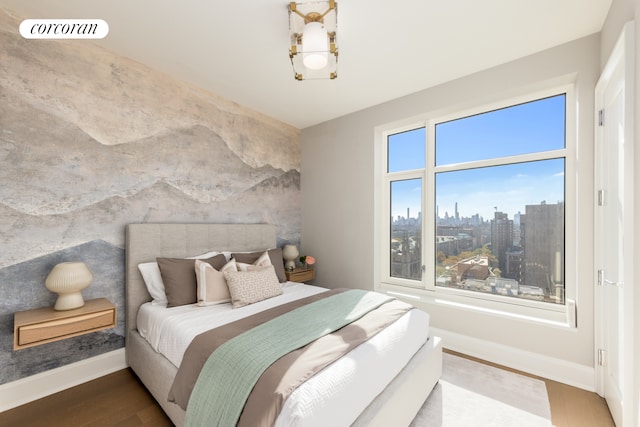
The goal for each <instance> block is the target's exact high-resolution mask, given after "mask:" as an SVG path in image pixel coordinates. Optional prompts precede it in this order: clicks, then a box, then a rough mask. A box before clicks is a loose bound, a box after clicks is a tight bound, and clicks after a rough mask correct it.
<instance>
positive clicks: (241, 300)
mask: <svg viewBox="0 0 640 427" xmlns="http://www.w3.org/2000/svg"><path fill="white" fill-rule="evenodd" d="M224 277H225V279H227V286H228V287H229V294H230V295H231V304H232V305H233V308H238V307H243V306H245V305H249V304H253V303H254V302H258V301H262V300H265V299H267V298H271V297H275V296H277V295H281V294H282V286H281V285H280V282H279V281H278V276H277V275H276V270H275V268H274V267H273V265H270V266H267V267H262V268H258V269H256V270H249V271H225V272H224Z"/></svg>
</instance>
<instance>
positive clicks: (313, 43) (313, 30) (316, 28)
mask: <svg viewBox="0 0 640 427" xmlns="http://www.w3.org/2000/svg"><path fill="white" fill-rule="evenodd" d="M328 56H329V41H328V37H327V30H326V29H325V28H324V25H322V23H320V22H309V23H308V24H307V25H305V27H304V33H303V34H302V63H303V64H304V66H305V67H307V68H309V69H311V70H320V69H322V68H324V67H326V66H327V63H328Z"/></svg>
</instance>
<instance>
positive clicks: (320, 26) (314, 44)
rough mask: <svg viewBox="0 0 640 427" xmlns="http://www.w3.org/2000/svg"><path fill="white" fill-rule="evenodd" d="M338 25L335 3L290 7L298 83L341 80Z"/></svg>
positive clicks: (292, 61) (294, 64)
mask: <svg viewBox="0 0 640 427" xmlns="http://www.w3.org/2000/svg"><path fill="white" fill-rule="evenodd" d="M337 25H338V4H337V3H336V2H335V1H334V0H330V1H318V2H308V3H295V2H291V3H290V4H289V37H290V39H291V48H290V49H289V58H291V65H292V66H293V73H294V77H295V79H296V80H309V79H335V78H336V77H338V45H337V42H336V29H337Z"/></svg>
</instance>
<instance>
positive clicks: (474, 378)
mask: <svg viewBox="0 0 640 427" xmlns="http://www.w3.org/2000/svg"><path fill="white" fill-rule="evenodd" d="M442 370H443V372H442V378H441V379H440V381H439V382H438V384H436V386H435V388H434V389H433V391H432V392H431V394H430V395H429V397H428V398H427V400H426V402H425V403H424V405H423V406H422V408H421V409H420V411H419V412H418V414H417V415H416V418H415V419H414V420H413V422H412V423H411V427H467V426H470V427H489V426H495V427H498V426H500V427H503V426H515V427H549V426H551V410H550V408H549V399H548V395H547V388H546V386H545V384H544V382H543V381H540V380H537V379H534V378H529V377H526V376H523V375H520V374H517V373H513V372H509V371H505V370H503V369H498V368H495V367H493V366H488V365H485V364H482V363H478V362H474V361H472V360H468V359H464V358H462V357H459V356H455V355H452V354H448V353H443V369H442Z"/></svg>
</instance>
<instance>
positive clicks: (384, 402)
mask: <svg viewBox="0 0 640 427" xmlns="http://www.w3.org/2000/svg"><path fill="white" fill-rule="evenodd" d="M275 245H276V234H275V226H273V225H269V224H129V225H128V226H127V230H126V358H127V363H128V365H129V366H130V367H131V369H132V370H133V371H134V372H135V374H136V375H137V376H138V377H139V379H140V380H141V382H142V383H143V384H144V385H145V387H146V388H147V389H148V390H149V391H150V393H151V394H152V395H153V397H154V398H155V399H156V400H157V402H158V403H159V405H160V406H161V407H162V409H163V410H164V411H165V413H166V414H167V415H168V416H169V418H170V419H171V420H172V422H173V423H174V424H175V425H177V426H182V425H184V423H185V416H186V411H185V410H184V409H182V408H181V407H180V406H178V405H177V404H175V403H172V402H169V401H168V399H167V396H168V395H169V391H170V390H171V387H172V384H173V381H174V378H175V377H176V373H177V372H178V367H177V366H176V364H175V363H176V358H175V357H172V356H171V355H170V354H169V355H168V357H166V356H165V355H163V354H162V353H161V352H159V351H156V349H157V348H158V346H157V343H156V346H155V347H156V348H154V346H152V344H150V342H149V341H147V339H146V338H144V337H143V336H142V335H141V333H140V331H139V328H138V319H139V314H141V307H143V305H145V304H146V303H149V302H150V301H151V299H152V298H151V295H150V294H149V292H148V290H147V288H146V286H145V283H144V280H143V278H142V275H141V273H140V270H139V269H138V265H139V264H141V263H147V262H152V261H154V260H155V259H156V258H157V257H173V258H187V257H193V256H195V255H198V254H204V253H207V252H209V251H212V250H215V251H229V252H230V251H235V252H250V251H264V250H265V249H268V248H274V247H275ZM303 286H304V285H299V284H295V283H287V284H286V286H283V289H285V290H286V291H287V292H285V293H284V294H283V295H286V294H288V293H289V292H297V291H299V290H300V291H304V292H307V291H309V292H312V293H315V292H319V291H318V288H314V287H309V288H306V287H303ZM292 289H293V290H294V291H291V290H292ZM148 306H149V304H146V305H145V307H148ZM145 310H146V309H145V308H144V307H143V310H142V312H144V311H145ZM176 311H179V310H176ZM141 318H144V316H142V317H141ZM398 323H399V322H398ZM141 328H143V329H144V328H147V326H142V325H141ZM144 333H145V335H146V331H145V332H144ZM378 335H382V332H381V333H380V334H378ZM374 338H376V337H374ZM360 347H362V348H361V349H360V350H361V353H362V352H365V349H366V348H365V346H364V345H363V346H360ZM355 350H358V349H357V348H356V349H355ZM355 350H353V351H354V352H355ZM390 353H391V352H390ZM170 359H172V360H173V362H172V361H170ZM178 359H179V357H178ZM373 363H375V361H374V362H373ZM335 365H338V363H336V364H335ZM381 368H382V366H381ZM328 370H329V369H328V368H327V369H324V370H323V371H322V372H321V374H322V375H324V374H325V371H328ZM374 370H376V368H375V366H373V367H372V368H371V371H374ZM441 373H442V344H441V341H440V339H439V338H437V337H432V336H430V337H427V339H426V341H425V342H424V343H422V344H421V345H420V346H419V347H418V349H417V351H415V353H414V354H413V355H411V356H410V357H408V360H407V361H406V362H404V363H403V365H402V366H398V367H397V373H395V374H393V377H392V378H390V379H389V381H388V382H386V383H385V384H384V386H383V387H381V389H380V392H376V395H375V396H372V397H371V398H370V399H369V398H368V399H367V400H366V402H359V403H358V402H355V401H357V400H358V399H351V398H349V399H346V398H339V399H338V400H337V401H335V402H329V403H328V405H334V407H331V406H329V408H332V410H331V411H327V410H326V408H325V409H324V410H323V411H322V412H323V413H339V412H340V411H341V410H342V409H343V407H345V408H346V407H349V408H350V409H349V410H351V411H353V410H357V417H355V418H354V420H353V422H352V423H351V424H352V425H354V426H365V425H366V426H389V425H394V426H402V425H409V424H410V423H411V421H412V420H413V418H414V417H415V414H416V413H417V411H418V410H419V409H420V407H421V406H422V404H423V403H424V401H425V400H426V398H427V396H428V395H429V393H430V392H431V390H432V389H433V387H434V385H435V384H436V382H437V381H438V379H439V377H440V375H441ZM316 377H318V378H320V377H321V375H320V373H319V374H318V375H316ZM316 377H313V378H312V379H314V380H315V379H316ZM356 378H357V377H356ZM318 381H320V382H319V384H322V382H321V380H318ZM356 381H358V382H359V383H362V384H360V385H359V386H364V388H367V386H368V384H365V382H368V380H366V381H364V380H362V379H359V380H356ZM385 381H386V380H385ZM308 382H309V383H310V382H311V381H308ZM304 386H305V387H306V386H307V384H306V383H305V384H304ZM300 388H302V386H301V387H300ZM347 390H348V389H347ZM296 391H297V390H296ZM331 394H333V392H332V393H331ZM337 396H340V395H339V394H337ZM291 400H292V401H293V399H291ZM329 400H330V399H329ZM334 400H335V399H334ZM286 403H288V401H287V402H286ZM353 407H356V408H357V409H353ZM333 409H335V410H333ZM286 417H287V412H286V411H285V410H284V409H283V412H282V413H281V414H280V415H279V417H278V419H277V421H278V422H277V423H276V425H296V422H295V421H291V420H289V419H287V418H286ZM312 419H313V417H309V420H312ZM310 424H311V422H310Z"/></svg>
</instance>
